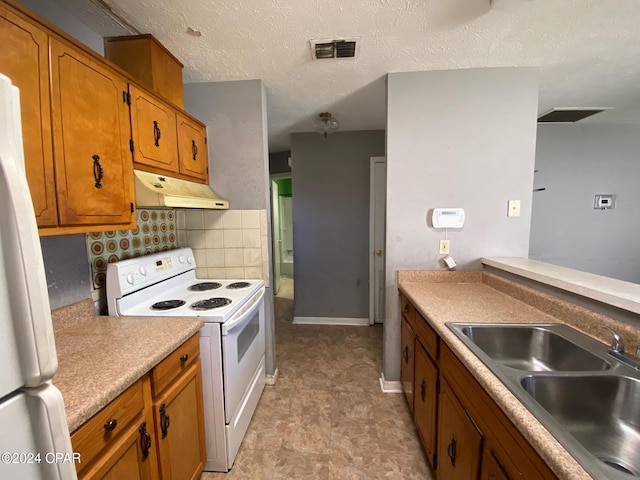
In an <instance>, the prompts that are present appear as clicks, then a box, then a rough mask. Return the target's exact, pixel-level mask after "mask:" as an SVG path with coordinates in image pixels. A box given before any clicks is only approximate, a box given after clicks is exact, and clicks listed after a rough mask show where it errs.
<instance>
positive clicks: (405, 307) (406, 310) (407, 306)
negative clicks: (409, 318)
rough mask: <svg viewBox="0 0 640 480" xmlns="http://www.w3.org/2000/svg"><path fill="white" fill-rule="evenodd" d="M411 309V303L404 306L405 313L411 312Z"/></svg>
mask: <svg viewBox="0 0 640 480" xmlns="http://www.w3.org/2000/svg"><path fill="white" fill-rule="evenodd" d="M410 311H411V308H409V305H408V304H407V305H405V306H404V313H409V312H410Z"/></svg>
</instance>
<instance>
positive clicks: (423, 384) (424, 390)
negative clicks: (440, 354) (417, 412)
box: [420, 378, 427, 402]
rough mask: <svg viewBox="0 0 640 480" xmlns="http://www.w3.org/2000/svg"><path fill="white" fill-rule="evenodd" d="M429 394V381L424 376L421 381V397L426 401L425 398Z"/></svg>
mask: <svg viewBox="0 0 640 480" xmlns="http://www.w3.org/2000/svg"><path fill="white" fill-rule="evenodd" d="M426 394H427V381H426V380H425V379H424V378H423V379H422V382H420V398H422V401H423V402H424V398H425V396H426Z"/></svg>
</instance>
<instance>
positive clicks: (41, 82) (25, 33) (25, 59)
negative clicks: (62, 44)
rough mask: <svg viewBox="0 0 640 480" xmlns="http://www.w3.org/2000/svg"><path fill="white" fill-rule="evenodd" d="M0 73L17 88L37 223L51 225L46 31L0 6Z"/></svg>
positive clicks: (53, 215) (52, 178) (54, 222)
mask: <svg viewBox="0 0 640 480" xmlns="http://www.w3.org/2000/svg"><path fill="white" fill-rule="evenodd" d="M0 38H2V44H3V45H2V48H0V73H3V74H4V75H6V76H7V77H9V78H10V79H11V82H12V83H13V84H14V85H16V86H17V87H18V88H19V89H20V115H21V117H22V137H23V144H24V160H25V168H26V173H27V181H28V182H29V190H30V191H31V199H32V200H33V208H34V210H35V213H36V221H37V222H38V225H39V226H55V225H57V223H58V215H57V212H56V191H55V176H54V173H53V150H52V147H51V116H50V100H49V40H48V37H47V34H46V33H45V32H43V31H41V30H39V29H38V28H37V27H35V26H34V25H32V24H30V23H28V22H26V21H25V20H23V19H22V18H20V17H18V16H17V15H14V14H13V13H11V12H10V11H9V10H7V9H5V8H4V7H2V6H0Z"/></svg>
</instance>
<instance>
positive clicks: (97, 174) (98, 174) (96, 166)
mask: <svg viewBox="0 0 640 480" xmlns="http://www.w3.org/2000/svg"><path fill="white" fill-rule="evenodd" d="M91 158H93V179H94V180H95V181H96V183H95V187H96V188H102V177H104V169H103V168H102V165H100V157H99V156H98V155H94V156H93V157H91Z"/></svg>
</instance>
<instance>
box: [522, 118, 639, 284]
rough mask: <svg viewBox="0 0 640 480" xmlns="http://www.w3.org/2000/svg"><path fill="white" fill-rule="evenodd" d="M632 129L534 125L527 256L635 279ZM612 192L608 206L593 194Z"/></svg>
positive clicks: (635, 135)
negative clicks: (597, 203) (602, 205)
mask: <svg viewBox="0 0 640 480" xmlns="http://www.w3.org/2000/svg"><path fill="white" fill-rule="evenodd" d="M638 152H640V128H638V127H637V126H634V125H597V124H584V125H579V124H578V125H573V124H571V125H557V124H554V125H539V126H538V140H537V149H536V170H538V173H536V174H535V177H534V178H535V186H536V187H538V188H541V187H544V188H546V190H544V191H542V192H536V193H535V194H534V196H533V214H532V217H531V243H530V249H529V257H530V258H533V259H535V260H540V261H543V262H549V263H553V264H556V265H562V266H564V267H569V268H575V269H578V270H583V271H586V272H591V273H596V274H599V275H604V276H607V277H613V278H617V279H620V280H627V281H630V282H635V283H640V242H639V241H638V239H639V238H640V215H638V213H637V211H636V210H635V209H636V208H637V206H638V205H640V188H639V187H638V179H640V161H638ZM597 193H614V194H616V195H617V205H616V208H615V209H614V210H595V209H594V208H593V201H594V195H595V194H597Z"/></svg>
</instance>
